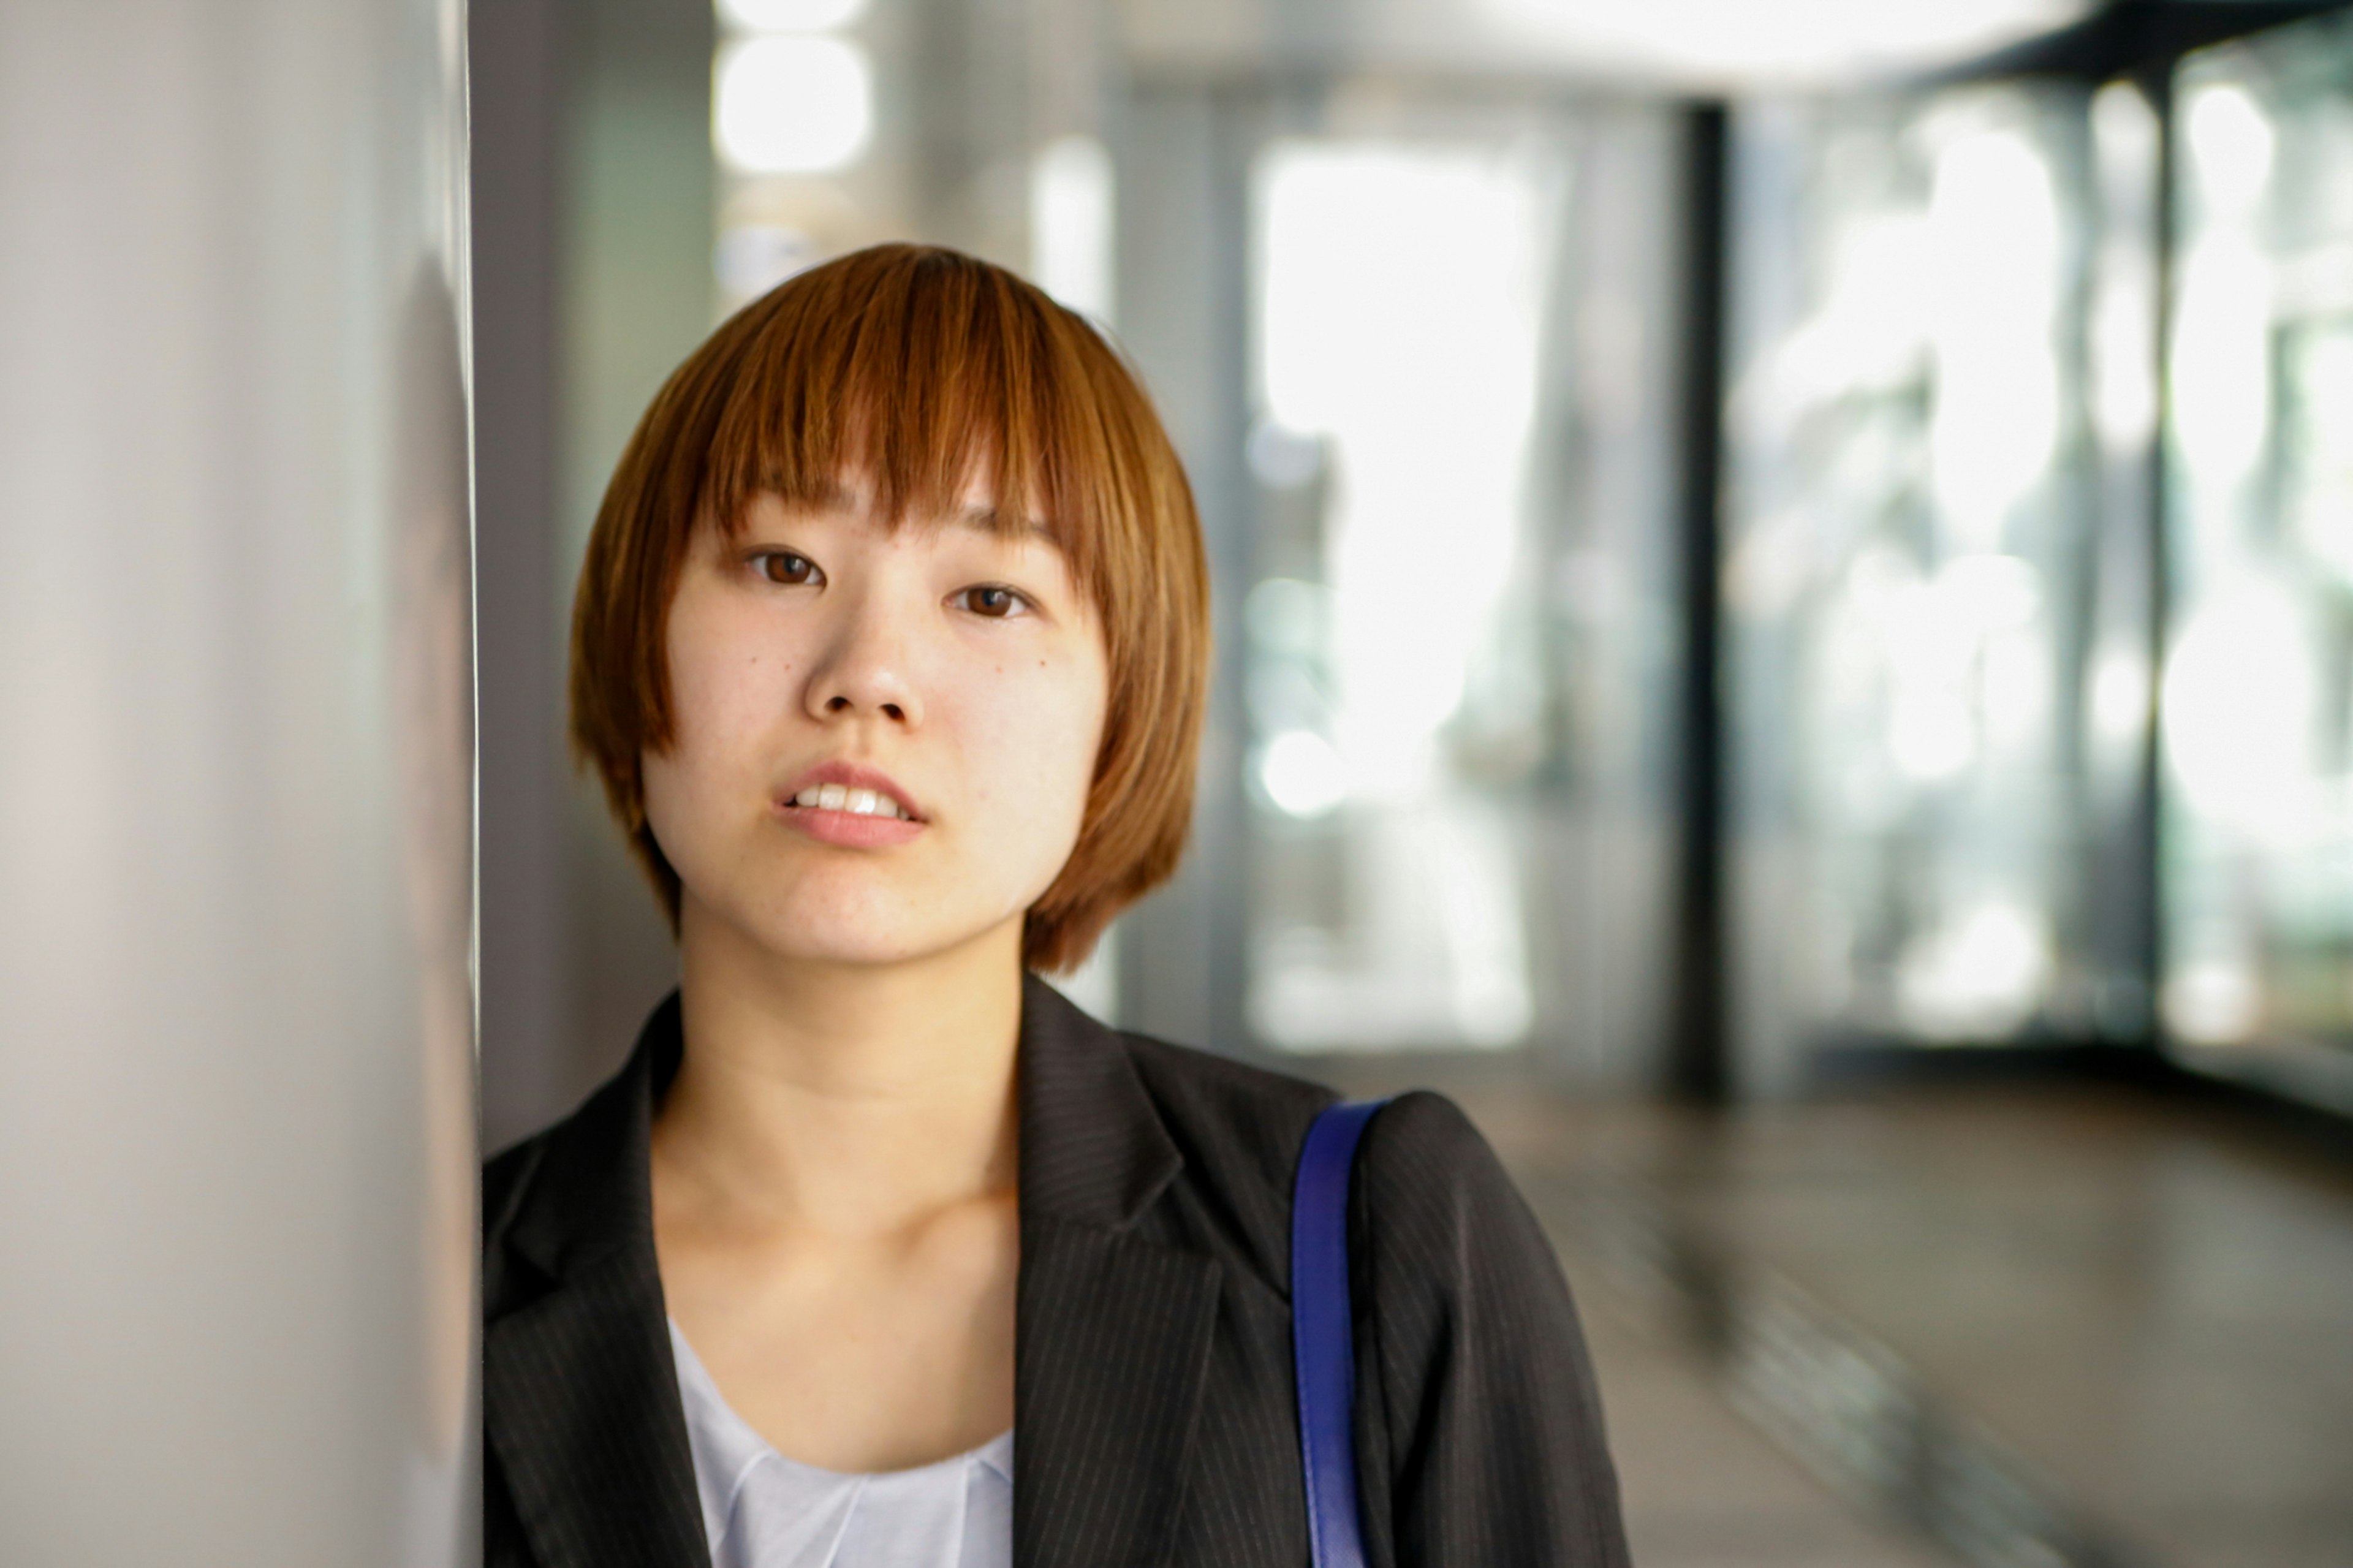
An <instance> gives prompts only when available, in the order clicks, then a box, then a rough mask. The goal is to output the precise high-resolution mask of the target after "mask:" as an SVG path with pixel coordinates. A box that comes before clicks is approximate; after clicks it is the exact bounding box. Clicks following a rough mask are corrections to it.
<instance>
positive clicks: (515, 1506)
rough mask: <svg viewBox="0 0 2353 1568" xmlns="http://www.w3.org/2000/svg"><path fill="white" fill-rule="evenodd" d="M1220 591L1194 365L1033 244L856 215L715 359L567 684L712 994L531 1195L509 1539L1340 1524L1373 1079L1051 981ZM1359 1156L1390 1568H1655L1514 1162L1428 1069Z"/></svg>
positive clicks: (1047, 1542) (971, 1563)
mask: <svg viewBox="0 0 2353 1568" xmlns="http://www.w3.org/2000/svg"><path fill="white" fill-rule="evenodd" d="M1207 659H1208V586H1207V574H1206V571H1205V568H1204V563H1203V556H1202V550H1201V542H1200V537H1199V531H1198V524H1197V522H1196V520H1195V517H1194V514H1193V509H1192V502H1191V499H1190V496H1189V493H1188V491H1187V487H1186V484H1185V479H1184V476H1183V473H1182V470H1181V469H1180V468H1179V467H1178V465H1177V462H1176V457H1175V454H1174V453H1173V451H1172V450H1171V448H1170V447H1169V444H1168V441H1167V439H1166V436H1165V435H1164V434H1163V433H1162V431H1161V429H1160V426H1159V425H1158V422H1157V421H1156V420H1155V417H1154V416H1153V413H1152V410H1151V407H1150V405H1149V403H1148V402H1147V401H1146V399H1145V396H1144V395H1143V393H1142V391H1141V390H1140V389H1139V388H1138V387H1137V385H1136V384H1135V382H1134V379H1133V378H1132V376H1131V375H1130V374H1129V373H1128V372H1127V370H1126V369H1125V368H1124V366H1123V365H1122V364H1121V363H1120V361H1119V360H1118V358H1117V357H1116V355H1114V354H1113V352H1112V351H1111V350H1110V349H1109V348H1108V347H1107V346H1106V345H1105V344H1104V343H1103V341H1102V340H1101V339H1100V338H1098V337H1097V336H1096V335H1095V334H1094V333H1093V332H1092V331H1091V330H1090V329H1089V328H1088V327H1087V326H1086V325H1085V324H1084V323H1083V322H1082V321H1080V320H1079V319H1078V318H1077V317H1075V316H1073V315H1071V314H1070V313H1069V312H1068V311H1065V310H1061V309H1060V307H1058V306H1056V305H1055V304H1053V303H1052V302H1051V301H1050V300H1048V299H1047V298H1046V297H1045V296H1044V295H1042V294H1040V293H1039V292H1038V291H1037V290H1036V289H1032V288H1030V287H1029V285H1027V284H1025V283H1023V282H1022V281H1020V280H1019V279H1017V278H1015V277H1013V276H1012V275H1011V274H1009V273H1007V272H1005V271H1003V270H1001V269H999V268H994V267H991V266H988V265H987V264H985V263H982V262H979V261H976V260H972V259H970V258H965V257H962V256H958V255H955V254H954V253H951V252H947V251H942V250H934V249H925V248H920V247H905V246H891V247H879V248H877V249H873V250H868V251H863V252H860V253H859V254H857V255H854V256H850V257H848V258H843V259H842V260H839V261H836V262H834V263H832V264H830V265H828V266H826V267H822V268H817V269H815V270H813V271H810V272H807V273H804V274H802V275H801V276H799V277H797V278H796V279H792V280H791V281H789V282H787V283H786V284H784V285H783V286H782V287H780V288H778V289H776V290H775V291H774V292H773V293H771V294H769V295H767V296H766V297H765V298H764V299H762V300H759V301H757V302H756V303H754V305H752V306H751V307H749V308H748V309H746V310H744V311H743V312H742V313H740V314H739V315H737V316H736V317H734V318H733V320H731V321H728V322H727V323H726V324H725V325H724V326H723V327H721V328H720V329H719V331H717V332H716V333H715V334H713V336H712V338H711V340H710V341H709V342H706V343H705V344H704V345H703V346H702V348H700V349H699V350H697V351H696V352H695V353H694V354H693V356H692V357H691V358H690V359H689V360H688V361H687V362H686V363H685V364H684V365H683V366H681V368H680V369H679V371H678V372H677V374H675V375H673V376H672V377H671V378H670V383H669V384H668V385H666V386H665V387H664V388H663V389H662V392H661V394H660V395H659V397H657V398H656V400H655V402H654V404H653V406H652V407H651V408H650V409H649V411H648V413H647V415H646V416H645V420H644V422H643V423H642V424H641V425H640V426H639V427H638V432H637V434H636V437H635V438H634V439H633V440H632V441H631V443H630V445H629V447H628V452H627V453H626V455H625V456H624V457H623V458H622V460H621V463H620V467H619V468H618V470H617V473H616V474H615V476H614V479H613V483H612V487H611V489H610V490H609V492H608V493H607V497H606V500H605V505H604V508H603V510H602V511H601V513H600V514H599V516H598V518H597V521H596V531H595V534H594V536H593V537H592V539H591V541H590V543H589V548H588V557H587V562H586V568H585V570H584V573H583V576H582V580H581V585H580V592H579V599H578V603H577V606H576V612H575V620H574V637H573V678H572V702H573V735H574V739H575V745H576V747H577V750H578V751H579V752H580V753H581V754H582V755H583V756H584V757H585V758H586V760H587V761H589V762H591V763H594V764H595V765H596V768H597V770H598V772H599V773H600V774H601V776H602V778H603V781H604V784H605V786H606V790H607V797H608V799H609V801H610V803H611V805H612V808H613V812H614V815H615V816H616V817H617V819H618V821H619V822H620V824H621V826H622V827H623V829H624V830H625V831H626V832H627V833H628V837H629V841H630V843H631V845H632V847H633V848H634V850H635V852H636V854H637V856H638V859H639V860H640V862H641V863H642V864H643V866H644V868H645V869H646V871H647V873H648V875H649V878H650V879H651V880H652V882H653V884H654V887H655V889H656V890H657V893H658V894H659V898H660V899H661V901H662V906H663V909H664V910H665V911H666V912H667V914H668V915H669V917H670V921H671V924H672V926H673V929H674V930H675V931H676V932H677V934H678V939H679V943H680V954H681V984H680V987H679V990H678V992H677V993H676V994H674V995H672V996H671V997H670V999H669V1000H667V1001H665V1002H664V1003H663V1004H662V1005H661V1006H660V1007H659V1008H658V1009H657V1010H656V1011H655V1013H654V1015H653V1016H652V1017H651V1019H650V1020H649V1022H648V1023H647V1025H646V1026H645V1029H644V1032H643V1034H642V1036H641V1037H640V1038H639V1040H638V1047H637V1049H636V1051H635V1053H634V1054H633V1055H632V1057H631V1058H630V1059H629V1061H628V1065H627V1066H626V1067H625V1068H623V1069H622V1071H621V1072H620V1074H619V1075H618V1076H617V1077H616V1078H615V1079H613V1080H612V1081H611V1082H609V1083H608V1084H607V1085H606V1086H605V1087H604V1088H603V1089H600V1090H599V1091H598V1092H597V1093H596V1095H595V1096H594V1097H593V1098H591V1099H590V1100H588V1101H587V1102H586V1104H585V1105H583V1106H582V1107H581V1109H580V1110H578V1111H576V1112H575V1114H574V1115H572V1116H571V1117H570V1118H569V1119H567V1120H566V1121H564V1122H562V1123H560V1124H558V1125H557V1126H555V1127H554V1128H552V1129H550V1130H549V1131H545V1132H543V1133H542V1134H540V1135H539V1136H537V1137H535V1138H533V1139H531V1140H529V1141H528V1142H524V1143H523V1144H522V1145H520V1146H519V1147H517V1148H515V1149H512V1150H511V1151H509V1152H506V1153H505V1154H503V1155H501V1156H500V1157H499V1158H498V1159H496V1160H494V1161H492V1162H491V1165H490V1167H489V1170H488V1173H487V1174H486V1176H485V1179H484V1205H485V1221H484V1232H485V1234H484V1247H485V1253H484V1266H483V1268H484V1271H483V1291H484V1297H485V1313H486V1319H487V1329H486V1338H485V1349H484V1384H483V1405H484V1419H485V1425H486V1427H487V1432H488V1438H489V1442H488V1450H487V1454H486V1458H485V1471H486V1474H485V1493H486V1499H485V1529H486V1548H487V1556H488V1560H489V1562H490V1563H492V1564H496V1565H506V1564H523V1563H533V1564H539V1565H542V1568H559V1565H567V1568H568V1565H573V1564H582V1565H586V1564H607V1563H609V1564H613V1565H615V1568H621V1565H623V1564H627V1565H630V1568H670V1565H676V1568H687V1565H689V1564H702V1563H718V1564H721V1565H723V1568H729V1565H741V1568H823V1565H826V1564H832V1565H833V1568H869V1565H874V1564H884V1563H887V1564H891V1565H892V1568H958V1565H963V1568H981V1565H997V1568H1001V1565H1004V1564H1008V1563H1012V1564H1019V1565H1020V1568H1049V1565H1069V1568H1082V1565H1084V1568H1127V1565H1131V1564H1171V1565H1176V1564H1220V1565H1222V1564H1233V1565H1237V1568H1240V1565H1244V1564H1261V1563H1262V1564H1267V1565H1269V1568H1275V1565H1280V1568H1298V1565H1300V1564H1303V1563H1306V1562H1307V1561H1308V1557H1309V1544H1308V1536H1307V1531H1308V1526H1307V1519H1306V1512H1305V1507H1304V1503H1303V1486H1302V1480H1301V1471H1300V1458H1299V1436H1298V1433H1299V1427H1298V1420H1297V1415H1296V1412H1295V1409H1294V1406H1293V1379H1292V1363H1291V1341H1290V1320H1289V1316H1288V1306H1287V1302H1286V1292H1287V1289H1288V1286H1289V1278H1288V1276H1289V1265H1288V1257H1289V1255H1288V1251H1287V1247H1288V1239H1289V1211H1288V1205H1289V1201H1290V1190H1291V1179H1292V1174H1293V1169H1294V1167H1295V1165H1296V1163H1297V1161H1298V1157H1299V1152H1300V1149H1301V1146H1302V1142H1303V1138H1304V1135H1305V1133H1306V1130H1307V1127H1308V1124H1309V1123H1310V1121H1312V1120H1313V1119H1314V1117H1315V1115H1316V1113H1317V1112H1318V1111H1319V1110H1321V1109H1322V1108H1324V1106H1325V1105H1326V1104H1328V1103H1329V1102H1330V1101H1331V1100H1332V1096H1331V1095H1330V1094H1329V1093H1328V1092H1327V1091H1326V1090H1324V1089H1318V1088H1316V1087H1314V1086H1313V1085H1311V1084H1307V1083H1303V1082H1300V1081H1297V1080H1294V1079H1287V1078H1282V1077H1278V1076H1275V1075H1273V1074H1271V1073H1267V1072H1262V1071H1259V1070H1256V1069H1253V1068H1247V1067H1243V1066H1240V1065H1238V1064H1236V1063H1233V1062H1230V1061H1227V1060H1224V1059H1221V1058H1215V1057H1211V1056H1208V1055H1204V1054H1200V1053H1197V1052H1194V1051H1190V1050H1187V1049H1184V1048H1181V1047H1176V1046H1170V1045H1165V1044H1162V1043H1160V1042H1158V1041H1155V1040H1149V1039H1145V1038H1143V1037H1138V1036H1133V1035H1124V1034H1120V1033H1117V1032H1115V1031H1113V1030H1111V1029H1109V1028H1106V1027H1104V1026H1102V1025H1100V1024H1098V1023H1096V1022H1094V1021H1093V1020H1092V1019H1091V1018H1089V1017H1087V1016H1085V1015H1083V1014H1082V1013H1081V1012H1079V1011H1078V1010H1077V1009H1076V1008H1074V1007H1072V1006H1071V1005H1070V1004H1069V1003H1068V1002H1066V1001H1064V1000H1062V999H1061V997H1060V996H1059V995H1058V994H1056V993H1055V992H1054V991H1052V990H1051V989H1050V988H1048V987H1047V986H1046V985H1044V984H1041V983H1039V981H1038V980H1036V979H1034V978H1032V977H1031V973H1030V972H1031V971H1039V970H1044V971H1055V970H1061V969H1066V968H1068V967H1070V966H1071V965H1072V964H1074V963H1077V962H1078V961H1079V960H1081V959H1082V958H1083V957H1084V955H1085V954H1086V952H1088V950H1089V948H1090V947H1091V946H1092V943H1093V942H1094V940H1095V938H1096V936H1097V935H1098V934H1099V933H1100V932H1101V931H1102V930H1103V926H1104V924H1105V923H1106V922H1107V921H1109V920H1110V919H1111V918H1112V916H1113V914H1115V913H1116V912H1117V911H1118V910H1120V909H1121V908H1122V907H1124V905H1126V904H1128V903H1130V902H1132V901H1133V900H1135V899H1136V898H1138V897H1140V896H1141V895H1142V894H1144V893H1145V891H1147V890H1148V889H1151V888H1152V887H1153V886H1155V884H1157V883H1158V882H1160V881H1161V880H1162V879H1165V878H1166V877H1167V875H1168V874H1169V873H1170V871H1171V870H1172V869H1173V868H1174V867H1175V865H1176V859H1177V856H1178V852H1179V849H1180V848H1181V847H1182V844H1183V840H1184V836H1185V831H1186V824H1187V818H1188V816H1189V813H1190V809H1191V796H1192V778H1193V769H1194V758H1195V751H1196V746H1197V742H1198V733H1199V728H1200V720H1201V710H1202V704H1203V700H1204V689H1205V681H1206V664H1207ZM1350 1201H1351V1209H1350V1218H1349V1226H1350V1232H1351V1237H1352V1240H1351V1247H1352V1266H1351V1273H1352V1276H1353V1281H1354V1291H1355V1297H1354V1300H1355V1307H1356V1364H1357V1378H1356V1395H1355V1405H1354V1422H1355V1435H1356V1461H1357V1470H1358V1479H1359V1484H1360V1489H1361V1498H1362V1514H1363V1518H1364V1521H1365V1529H1366V1538H1367V1539H1366V1550H1367V1553H1368V1556H1369V1559H1370V1561H1371V1562H1372V1563H1374V1564H1375V1565H1376V1568H1416V1565H1421V1564H1440V1563H1443V1564H1461V1565H1465V1568H1498V1565H1508V1564H1522V1563H1525V1564H1592V1565H1596V1568H1602V1565H1612V1568H1614V1565H1619V1564H1622V1563H1623V1562H1624V1544H1623V1539H1622V1533H1621V1531H1620V1523H1619V1517H1618V1508H1617V1500H1616V1489H1615V1483H1614V1481H1613V1479H1612V1476H1611V1471H1610V1468H1609V1459H1608V1456H1607V1454H1606V1451H1605V1449H1604V1447H1603V1444H1602V1434H1601V1425H1600V1415H1599V1408H1598V1405H1597V1403H1596V1400H1595V1397H1594V1392H1593V1384H1592V1378H1591V1374H1590V1373H1589V1370H1588V1366H1587V1363H1586V1357H1585V1352H1584V1348H1583V1344H1582V1342H1581V1339H1580V1337H1579V1333H1578V1330H1577V1321H1576V1318H1575V1315H1574V1312H1573V1310H1572V1309H1571V1307H1570V1303H1569V1298H1568V1294H1567V1288H1566V1286H1565V1285H1564V1284H1563V1282H1562V1279H1561V1277H1560V1274H1559V1271H1558V1268H1557V1267H1556V1264H1555V1262H1554V1260H1553V1258H1552V1256H1551V1254H1550V1252H1549V1250H1548V1248H1547V1247H1546V1243H1545V1241H1544V1238H1543V1237H1542V1235H1541V1234H1540V1233H1539V1231H1538V1230H1537V1227H1536V1226H1535V1222H1534V1221H1533V1220H1532V1218H1531V1217H1530V1216H1529V1215H1528V1212H1527V1210H1526V1208H1525V1205H1522V1204H1521V1203H1520V1201H1519V1199H1518V1197H1517V1196H1516V1194H1514V1192H1513V1191H1512V1189H1511V1186H1510V1184H1509V1183H1508V1182H1507V1181H1506V1179H1505V1177H1504V1174H1503V1173H1502V1171H1501V1170H1500V1168H1499V1167H1498V1165H1497V1164H1496V1162H1495V1160H1494V1158H1493V1155H1492V1153H1491V1152H1489V1151H1488V1149H1487V1148H1486V1146H1485V1145H1484V1144H1483V1143H1482V1142H1481V1140H1480V1138H1479V1136H1478V1134H1477V1133H1476V1132H1474V1131H1472V1129H1471V1127H1470V1126H1469V1124H1468V1123H1467V1122H1466V1121H1464V1120H1463V1118H1462V1117H1461V1114H1460V1112H1458V1111H1457V1110H1455V1109H1454V1108H1453V1107H1452V1106H1451V1104H1449V1103H1448V1102H1447V1101H1445V1100H1441V1099H1440V1098H1438V1097H1436V1096H1433V1095H1427V1094H1417V1095H1409V1096H1406V1097H1404V1098H1402V1099H1400V1100H1397V1101H1395V1102H1393V1103H1392V1104H1390V1105H1389V1106H1388V1107H1387V1108H1385V1109H1384V1110H1381V1111H1380V1112H1379V1113H1378V1114H1377V1116H1376V1117H1375V1118H1374V1120H1373V1121H1372V1124H1371V1126H1370V1128H1369V1130H1368V1131H1366V1133H1365V1136H1364V1141H1363V1143H1362V1146H1361V1149H1360V1151H1359V1153H1358V1155H1357V1163H1356V1179H1355V1182H1354V1184H1353V1188H1352V1191H1351V1200H1350ZM1017 1443H1018V1456H1019V1458H1018V1468H1017V1466H1016V1463H1015V1459H1014V1453H1015V1451H1016V1444H1017Z"/></svg>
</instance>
